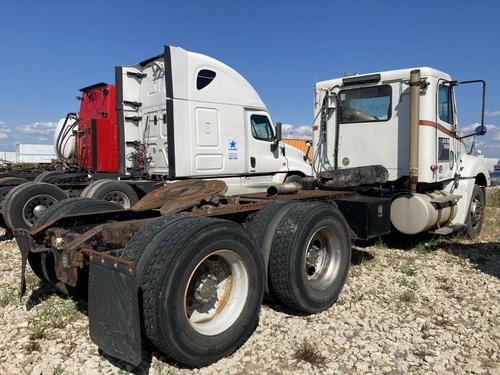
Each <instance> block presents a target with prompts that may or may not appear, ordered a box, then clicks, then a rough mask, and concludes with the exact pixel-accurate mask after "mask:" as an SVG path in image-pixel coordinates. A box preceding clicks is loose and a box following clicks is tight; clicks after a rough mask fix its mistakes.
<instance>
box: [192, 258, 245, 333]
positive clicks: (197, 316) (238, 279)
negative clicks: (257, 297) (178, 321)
mask: <svg viewBox="0 0 500 375" xmlns="http://www.w3.org/2000/svg"><path fill="white" fill-rule="evenodd" d="M248 294H249V274H248V270H247V267H246V265H245V263H244V262H243V260H242V259H241V257H240V256H239V255H238V254H236V253H235V252H233V251H231V250H226V249H223V250H217V251H214V252H212V253H211V254H209V255H207V256H206V257H205V258H203V259H202V260H201V261H200V262H199V263H198V264H197V265H196V267H195V268H194V270H193V271H192V272H191V275H190V276H189V280H188V282H187V284H186V286H185V289H184V314H185V317H186V319H187V321H188V323H189V324H190V325H191V327H192V328H193V329H194V330H195V331H196V332H197V333H200V334H202V335H205V336H215V335H218V334H220V333H222V332H224V331H226V330H227V329H228V328H229V327H231V326H232V325H233V324H234V322H235V321H236V320H237V319H238V317H239V316H240V314H241V313H242V311H243V309H244V307H245V303H246V300H247V298H248Z"/></svg>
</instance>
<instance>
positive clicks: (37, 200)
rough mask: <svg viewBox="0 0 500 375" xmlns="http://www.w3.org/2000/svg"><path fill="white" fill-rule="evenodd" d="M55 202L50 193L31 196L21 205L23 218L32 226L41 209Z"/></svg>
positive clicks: (43, 209)
mask: <svg viewBox="0 0 500 375" xmlns="http://www.w3.org/2000/svg"><path fill="white" fill-rule="evenodd" d="M56 202H57V199H55V198H54V197H53V196H51V195H47V194H40V195H35V196H34V197H31V198H30V199H28V200H27V201H26V203H25V204H24V206H23V220H24V222H25V223H26V224H28V226H30V227H32V226H33V224H35V221H36V220H37V219H38V218H39V217H40V215H41V214H42V212H43V211H45V210H46V209H47V208H48V207H50V206H52V205H53V204H54V203H56Z"/></svg>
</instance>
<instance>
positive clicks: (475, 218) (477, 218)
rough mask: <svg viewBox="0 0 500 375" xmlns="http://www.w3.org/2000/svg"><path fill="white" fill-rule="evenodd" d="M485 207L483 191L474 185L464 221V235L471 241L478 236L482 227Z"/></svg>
mask: <svg viewBox="0 0 500 375" xmlns="http://www.w3.org/2000/svg"><path fill="white" fill-rule="evenodd" d="M485 206H486V198H485V196H484V190H483V188H482V187H481V186H479V185H474V189H473V190H472V197H471V200H470V203H469V212H468V213H467V218H466V219H465V225H466V228H465V234H466V235H467V237H469V238H470V239H471V240H473V239H474V238H476V237H477V236H479V234H480V233H481V229H482V227H483V221H484V208H485Z"/></svg>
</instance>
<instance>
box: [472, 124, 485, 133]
mask: <svg viewBox="0 0 500 375" xmlns="http://www.w3.org/2000/svg"><path fill="white" fill-rule="evenodd" d="M474 133H476V135H485V134H486V126H483V125H481V126H478V127H477V128H476V129H475V130H474Z"/></svg>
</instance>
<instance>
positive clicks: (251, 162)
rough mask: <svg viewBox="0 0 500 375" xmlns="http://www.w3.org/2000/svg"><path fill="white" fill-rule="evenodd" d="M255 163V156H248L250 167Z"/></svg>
mask: <svg viewBox="0 0 500 375" xmlns="http://www.w3.org/2000/svg"><path fill="white" fill-rule="evenodd" d="M255 163H256V161H255V158H254V157H253V156H251V157H250V166H251V167H252V168H255Z"/></svg>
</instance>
